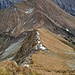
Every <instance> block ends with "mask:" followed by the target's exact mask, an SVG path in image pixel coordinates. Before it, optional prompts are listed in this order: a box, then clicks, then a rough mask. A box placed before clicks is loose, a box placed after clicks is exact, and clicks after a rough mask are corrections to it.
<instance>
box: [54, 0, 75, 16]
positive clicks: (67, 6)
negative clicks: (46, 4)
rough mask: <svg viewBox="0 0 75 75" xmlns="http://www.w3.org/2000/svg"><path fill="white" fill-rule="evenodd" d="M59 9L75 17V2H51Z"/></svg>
mask: <svg viewBox="0 0 75 75" xmlns="http://www.w3.org/2000/svg"><path fill="white" fill-rule="evenodd" d="M53 1H54V2H55V3H56V4H57V5H58V6H60V8H62V9H64V10H65V11H66V12H68V13H69V14H71V15H73V16H75V0H53Z"/></svg>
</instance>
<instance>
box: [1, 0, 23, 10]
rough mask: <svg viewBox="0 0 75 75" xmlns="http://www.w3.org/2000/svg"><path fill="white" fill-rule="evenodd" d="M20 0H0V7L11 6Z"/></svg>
mask: <svg viewBox="0 0 75 75" xmlns="http://www.w3.org/2000/svg"><path fill="white" fill-rule="evenodd" d="M19 2H22V0H0V9H4V8H7V7H10V6H12V5H13V4H15V3H19Z"/></svg>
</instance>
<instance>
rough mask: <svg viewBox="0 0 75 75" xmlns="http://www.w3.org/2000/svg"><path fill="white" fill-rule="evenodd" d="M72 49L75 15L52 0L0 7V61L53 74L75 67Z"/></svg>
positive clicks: (28, 0)
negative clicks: (14, 62) (12, 62)
mask: <svg viewBox="0 0 75 75" xmlns="http://www.w3.org/2000/svg"><path fill="white" fill-rule="evenodd" d="M74 50H75V17H73V16H71V15H69V14H68V13H66V12H65V11H63V10H62V9H60V8H59V7H58V6H57V5H56V4H55V3H53V2H52V1H51V0H25V1H24V2H21V3H19V4H15V5H14V6H11V7H10V8H6V9H3V10H1V11H0V61H3V60H7V59H8V60H13V61H16V63H17V64H18V65H22V64H23V65H25V66H27V65H28V67H29V66H30V67H31V68H32V69H35V70H36V71H37V72H38V70H39V69H40V70H41V71H42V72H43V71H44V73H45V72H47V73H46V75H50V74H51V73H50V72H48V71H51V70H52V71H53V72H55V74H54V75H56V71H59V72H61V70H62V71H65V72H67V70H74V69H75V59H74V58H75V51H74ZM58 60H59V61H58ZM47 64H48V66H45V65H47ZM61 73H62V72H61ZM43 75H44V74H43Z"/></svg>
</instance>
